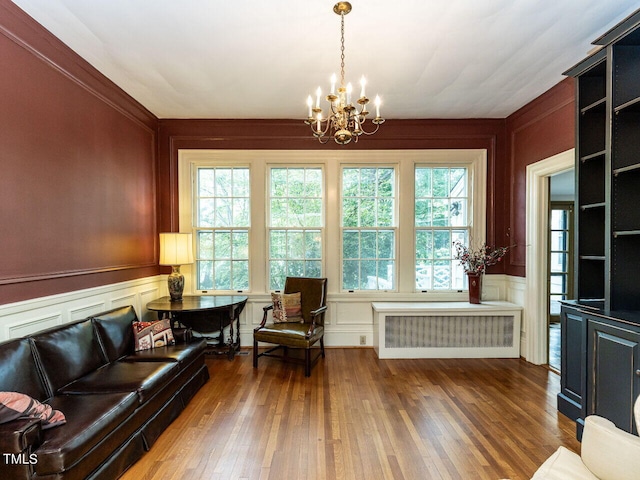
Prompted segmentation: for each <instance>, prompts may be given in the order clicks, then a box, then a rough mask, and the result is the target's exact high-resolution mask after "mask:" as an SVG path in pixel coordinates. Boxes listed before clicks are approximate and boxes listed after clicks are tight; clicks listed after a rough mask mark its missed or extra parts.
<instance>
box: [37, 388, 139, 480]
mask: <svg viewBox="0 0 640 480" xmlns="http://www.w3.org/2000/svg"><path fill="white" fill-rule="evenodd" d="M51 406H52V407H53V408H55V409H57V410H60V411H64V412H67V415H66V417H67V423H66V424H65V425H63V426H61V427H60V428H53V429H51V430H46V431H45V432H43V442H42V445H41V446H40V448H39V449H38V450H37V454H38V463H37V464H36V465H35V470H36V473H37V474H38V476H40V475H42V476H44V475H48V474H55V473H59V472H63V471H66V470H69V469H70V468H71V467H73V466H74V465H75V464H76V463H77V462H78V461H79V460H80V459H81V458H82V457H83V456H84V455H86V454H87V453H89V452H90V451H91V450H92V449H93V448H95V447H96V446H97V445H98V444H99V443H100V442H101V441H102V440H103V439H104V438H105V437H107V436H108V435H110V434H111V433H112V431H113V430H114V429H115V428H116V427H117V426H118V425H120V424H122V423H123V422H125V421H126V420H127V418H128V417H130V416H131V415H132V414H133V413H134V411H135V409H136V407H137V406H138V399H137V396H136V394H135V393H132V392H128V393H110V394H104V395H91V396H90V397H88V396H85V395H58V396H55V397H54V398H52V399H51ZM102 454H103V455H104V456H105V458H106V457H107V456H109V454H110V450H109V449H105V450H104V451H103V452H102Z"/></svg>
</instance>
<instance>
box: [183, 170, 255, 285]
mask: <svg viewBox="0 0 640 480" xmlns="http://www.w3.org/2000/svg"><path fill="white" fill-rule="evenodd" d="M195 191H196V195H195V196H194V209H193V210H194V212H195V218H194V223H195V243H196V249H195V251H196V269H195V272H196V290H214V289H215V290H236V291H238V290H247V289H248V288H249V226H250V215H249V212H250V200H249V198H250V186H249V169H248V168H229V167H207V168H198V169H197V170H196V188H195Z"/></svg>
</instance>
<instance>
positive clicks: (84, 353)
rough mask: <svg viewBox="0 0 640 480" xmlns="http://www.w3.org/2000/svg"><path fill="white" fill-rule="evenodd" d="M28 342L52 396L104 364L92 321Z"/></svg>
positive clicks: (47, 331)
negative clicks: (48, 384) (32, 346)
mask: <svg viewBox="0 0 640 480" xmlns="http://www.w3.org/2000/svg"><path fill="white" fill-rule="evenodd" d="M31 339H32V341H33V343H34V345H35V349H36V352H37V355H38V356H39V358H40V363H41V365H42V368H43V370H44V373H45V376H46V377H47V379H48V381H49V383H50V385H51V388H52V391H53V393H54V394H55V393H56V392H57V391H58V390H60V389H61V388H62V387H64V386H65V385H67V384H69V383H71V382H73V381H74V380H76V379H78V378H80V377H82V376H84V375H86V374H87V373H89V372H92V371H94V370H96V369H97V368H99V367H100V366H102V365H104V364H105V363H106V362H107V361H106V359H105V357H104V355H103V351H102V348H101V346H100V344H99V342H98V338H97V336H96V332H95V330H94V328H93V323H92V322H91V320H83V321H81V322H77V323H73V324H69V325H63V326H61V327H57V328H54V329H51V330H45V331H44V332H42V333H38V334H36V335H34V336H33V337H31Z"/></svg>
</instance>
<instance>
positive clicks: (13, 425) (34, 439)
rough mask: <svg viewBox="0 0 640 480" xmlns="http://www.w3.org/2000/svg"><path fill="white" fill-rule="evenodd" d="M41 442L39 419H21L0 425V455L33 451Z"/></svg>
mask: <svg viewBox="0 0 640 480" xmlns="http://www.w3.org/2000/svg"><path fill="white" fill-rule="evenodd" d="M41 442H42V423H41V421H40V420H39V419H34V418H21V419H18V420H13V421H11V422H8V423H3V424H1V425H0V454H3V453H22V452H24V451H29V450H35V449H36V448H38V446H40V443H41Z"/></svg>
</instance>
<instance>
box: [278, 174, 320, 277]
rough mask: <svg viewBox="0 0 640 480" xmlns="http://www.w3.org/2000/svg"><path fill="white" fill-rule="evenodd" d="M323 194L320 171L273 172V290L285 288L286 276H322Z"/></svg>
mask: <svg viewBox="0 0 640 480" xmlns="http://www.w3.org/2000/svg"><path fill="white" fill-rule="evenodd" d="M322 192H323V175H322V169H321V168H317V167H305V168H298V167H272V168H271V169H270V181H269V237H268V240H269V288H270V289H272V290H279V289H282V288H283V287H284V281H285V278H286V277H287V276H297V277H301V276H304V277H321V276H322V237H323V231H322V227H323V226H324V202H323V199H322Z"/></svg>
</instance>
